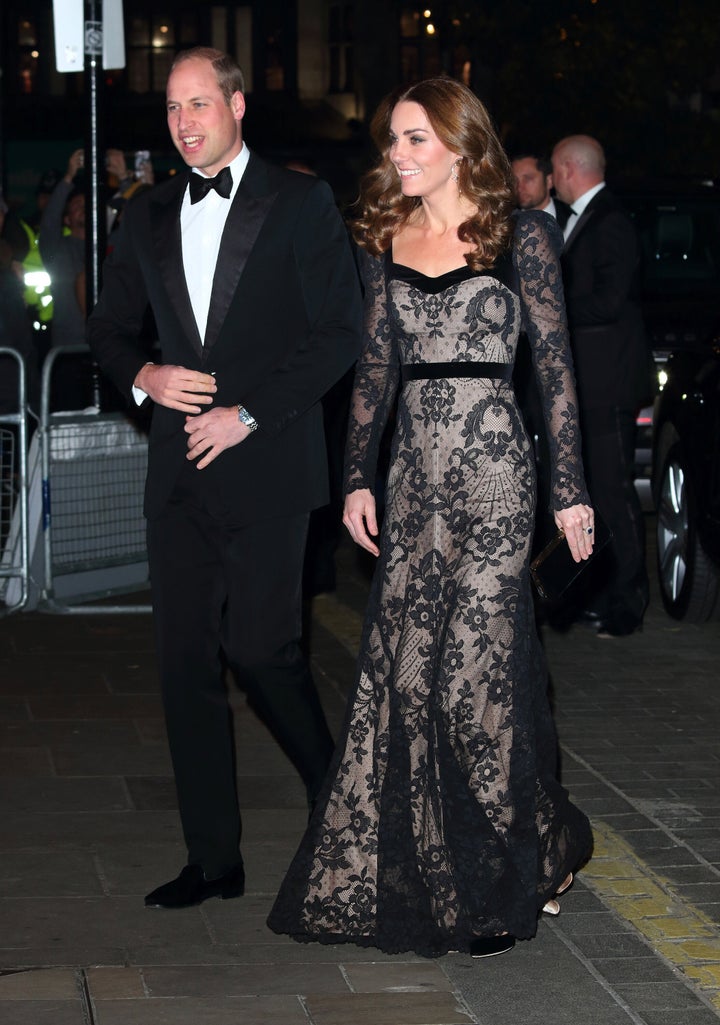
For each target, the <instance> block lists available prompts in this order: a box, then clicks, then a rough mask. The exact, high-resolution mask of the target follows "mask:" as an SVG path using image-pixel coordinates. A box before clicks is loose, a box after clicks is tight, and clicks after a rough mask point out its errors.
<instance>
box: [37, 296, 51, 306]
mask: <svg viewBox="0 0 720 1025" xmlns="http://www.w3.org/2000/svg"><path fill="white" fill-rule="evenodd" d="M51 303H52V296H51V295H44V296H43V297H42V299H41V300H40V305H41V306H42V307H43V309H45V307H47V306H49V305H50V304H51Z"/></svg>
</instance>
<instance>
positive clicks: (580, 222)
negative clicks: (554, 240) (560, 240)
mask: <svg viewBox="0 0 720 1025" xmlns="http://www.w3.org/2000/svg"><path fill="white" fill-rule="evenodd" d="M601 195H602V192H598V193H597V195H595V196H593V198H592V199H591V200H590V202H589V203H588V205H587V206H586V207H585V209H584V210H583V212H582V213H581V214H580V216H579V217H578V219H577V221H575V227H574V228H573V230H572V231H571V232H570V234H569V235H568V237H567V238H566V239H565V245H564V246H563V252H564V253H566V252H567V251H568V249H570V248H571V247H572V244H573V242H574V241H575V239H576V238H577V237H578V235H579V234H580V233H581V232H582V230H583V228H584V227H585V225H586V224H587V222H588V221H589V220H590V218H591V217H592V215H593V212H594V210H595V207H596V205H597V204H596V203H595V200H596V199H597V198H598V197H599V196H601Z"/></svg>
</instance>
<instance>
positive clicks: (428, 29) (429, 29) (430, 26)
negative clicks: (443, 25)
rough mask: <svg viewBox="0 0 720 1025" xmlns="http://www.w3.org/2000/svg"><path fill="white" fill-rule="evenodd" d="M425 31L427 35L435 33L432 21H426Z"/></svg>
mask: <svg viewBox="0 0 720 1025" xmlns="http://www.w3.org/2000/svg"><path fill="white" fill-rule="evenodd" d="M425 31H426V32H427V34H428V35H429V36H434V35H435V26H434V25H433V23H432V22H431V21H429V22H428V23H427V25H426V26H425Z"/></svg>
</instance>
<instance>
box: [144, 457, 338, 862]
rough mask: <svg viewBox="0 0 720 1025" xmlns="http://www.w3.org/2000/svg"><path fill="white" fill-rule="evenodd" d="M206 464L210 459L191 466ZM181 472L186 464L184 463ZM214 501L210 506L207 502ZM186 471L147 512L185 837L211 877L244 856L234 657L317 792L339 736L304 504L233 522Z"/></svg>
mask: <svg viewBox="0 0 720 1025" xmlns="http://www.w3.org/2000/svg"><path fill="white" fill-rule="evenodd" d="M189 470H190V472H192V473H193V474H197V475H198V477H201V476H202V472H203V471H199V470H196V469H195V467H194V466H192V467H189ZM183 479H184V480H185V481H187V480H188V474H187V473H186V474H184V475H183ZM208 504H210V508H208ZM211 506H212V503H208V502H207V501H206V500H205V499H204V497H203V492H202V491H201V490H200V489H199V488H197V489H196V488H194V487H188V488H186V487H184V486H183V483H182V482H181V483H180V484H179V485H178V486H177V487H176V489H175V491H174V493H173V496H172V499H171V501H170V502H168V504H167V505H166V507H165V509H164V511H163V512H162V513H161V515H159V516H157V517H155V518H153V519H151V520H149V521H148V557H149V565H150V576H151V582H152V588H153V604H154V616H155V627H156V636H157V650H158V658H159V669H160V679H161V686H162V697H163V703H164V709H165V718H166V725H167V732H168V741H169V745H170V752H171V756H172V762H173V768H174V772H175V781H176V786H177V794H178V805H179V811H180V817H181V821H182V826H183V832H184V836H185V842H186V845H187V849H188V864H197V865H201V866H202V868H203V869H204V871H205V874H206V876H207V877H208V878H214V877H217V876H219V875H222V874H224V873H225V872H226V871H227V870H228V869H229V868H231V867H232V866H234V865H236V864H237V863H238V861H239V860H240V855H239V842H240V834H241V819H240V813H239V810H238V797H237V784H236V778H237V777H236V768H235V744H234V735H233V723H232V713H231V709H230V705H229V702H228V695H227V685H228V684H227V678H228V674H227V672H226V670H227V669H230V670H231V671H232V675H233V676H234V678H235V681H236V682H237V684H238V685H239V686H240V688H241V689H242V690H243V691H244V692H245V694H246V695H247V700H248V703H249V705H250V706H251V708H252V709H253V710H254V711H255V712H256V713H257V715H258V716H259V717H260V718H261V719H262V720H263V721H264V722H265V723H266V725H267V726H268V728H269V729H270V731H271V732H272V733H273V735H274V736H275V738H276V740H277V741H278V743H279V744H280V746H281V747H282V748H283V750H284V751H285V753H286V754H287V756H288V757H289V758H290V760H291V761H292V762H293V764H294V765H295V767H296V769H297V771H298V772H299V774H300V777H301V778H302V780H303V782H304V783H305V786H306V788H307V794H308V799H309V800H312V799H313V798H314V797H315V796H316V795H317V792H318V790H319V789H320V785H321V783H322V781H323V778H324V775H325V772H326V769H327V766H328V763H329V760H330V757H331V754H332V751H333V741H332V737H331V735H330V732H329V730H328V727H327V724H326V721H325V717H324V714H323V711H322V708H321V706H320V702H319V699H318V695H317V691H316V689H315V686H314V683H313V681H312V678H311V676H310V671H309V668H308V666H307V663H306V661H305V658H304V656H303V654H302V651H301V648H300V644H299V638H300V633H301V580H302V567H303V555H304V550H305V539H306V535H307V526H308V519H309V514H307V513H299V514H295V515H292V516H287V517H283V516H280V517H275V518H270V519H267V520H263V521H258V522H256V523H252V524H245V525H242V526H232V525H228V524H227V523H224V522H222V521H220V520H218V518H217V517H216V516H215V515H213V511H212V508H211Z"/></svg>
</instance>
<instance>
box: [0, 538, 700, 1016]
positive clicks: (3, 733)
mask: <svg viewBox="0 0 720 1025" xmlns="http://www.w3.org/2000/svg"><path fill="white" fill-rule="evenodd" d="M651 558H652V556H651ZM338 565H339V576H338V589H337V592H336V593H334V594H332V595H323V596H320V597H318V598H316V599H315V600H314V602H313V608H312V620H311V623H310V629H309V645H310V650H311V654H312V661H313V667H314V672H315V675H316V680H317V683H318V686H319V688H320V690H321V694H322V698H323V702H324V704H325V707H326V709H327V713H328V717H329V720H330V723H331V726H332V728H333V729H335V730H337V729H338V728H339V725H340V721H341V717H342V714H343V708H344V702H345V694H346V692H347V689H348V687H349V685H350V682H351V680H352V676H353V669H354V656H355V652H356V650H357V644H358V638H359V633H360V623H361V614H362V610H363V607H364V604H365V599H366V595H367V586H368V580H367V573H366V564H365V563H363V562H362V561H361V560H358V558H357V555H356V553H355V552H354V551H351V550H350V548H349V547H346V546H344V545H343V547H342V548H341V550H340V552H339V553H338ZM543 639H544V643H545V647H546V651H547V655H548V660H549V664H550V668H551V674H552V683H553V701H554V708H555V714H556V721H557V725H558V730H559V734H560V739H561V744H562V753H563V780H564V782H565V784H566V785H567V786H568V788H569V789H570V791H571V793H572V795H573V798H574V799H575V801H576V802H577V803H578V804H579V805H580V806H581V807H582V808H583V809H584V810H585V811H586V812H587V813H588V814H589V815H590V817H591V820H592V822H593V827H594V830H595V841H596V845H595V854H594V857H593V859H592V861H591V862H590V863H589V865H588V866H587V867H586V868H585V870H584V871H583V872H582V873H581V874H580V875H579V877H578V878H577V880H576V882H575V885H574V886H573V888H572V889H571V890H570V891H569V892H568V893H567V894H566V895H564V896H563V898H562V913H561V915H560V916H559V917H558V918H555V919H550V918H548V917H547V916H545V917H544V918H543V919H542V921H541V922H540V924H539V929H538V935H537V938H536V939H534V940H533V941H531V942H523V943H518V944H517V946H516V947H515V949H514V950H513V951H512V952H511V953H508V954H505V955H503V956H501V957H495V958H490V959H486V960H484V961H473V960H472V959H470V958H469V957H467V956H465V955H459V954H451V955H448V956H446V957H444V958H440V959H437V960H424V959H422V958H419V957H416V956H414V955H400V956H387V955H384V954H381V953H379V952H377V951H373V950H363V949H360V948H356V947H354V946H350V945H346V946H341V947H327V946H320V945H309V946H308V945H301V944H296V943H294V942H293V941H292V940H290V939H287V938H285V937H279V936H276V935H274V934H273V933H271V932H270V931H269V930H268V929H267V927H266V925H265V917H266V915H267V912H268V910H269V908H270V905H271V903H272V900H273V897H274V894H275V892H276V890H277V887H278V884H279V882H280V880H281V878H282V876H283V873H284V870H285V868H286V866H287V864H288V862H289V860H290V858H291V856H292V854H293V852H294V849H295V846H296V844H297V842H298V840H299V838H300V836H301V833H302V830H303V826H304V822H305V818H306V809H305V806H304V794H303V789H302V787H301V785H300V783H299V780H298V779H297V778H296V776H295V774H294V772H293V769H292V767H291V766H290V764H289V763H288V762H287V760H286V759H285V758H284V756H283V755H282V754H281V752H280V751H279V750H278V748H277V747H276V745H275V744H274V742H273V741H272V740H271V739H270V737H269V736H268V734H267V732H266V731H265V729H264V727H262V726H261V725H260V724H259V723H258V722H257V721H256V719H255V718H254V717H253V715H252V714H251V713H250V711H249V710H248V709H247V707H246V705H245V703H244V701H243V698H242V695H240V694H238V693H237V692H233V695H232V701H233V706H234V709H235V723H236V731H237V736H238V779H239V790H240V797H241V803H242V807H243V808H244V812H245V814H244V823H245V826H244V839H243V853H244V857H245V862H246V868H247V876H248V888H247V891H246V895H245V896H244V897H243V898H242V899H238V900H232V901H219V900H211V901H207V902H206V903H205V904H203V905H201V906H200V907H196V908H190V909H187V910H184V911H177V912H163V911H157V910H148V909H145V908H144V906H143V901H142V897H143V895H144V894H145V893H146V892H147V891H148V890H149V889H151V888H152V887H154V886H155V885H157V884H158V883H160V882H163V881H165V880H166V879H168V878H171V877H172V876H174V875H175V874H176V873H177V871H178V870H179V868H180V867H181V865H182V863H183V850H182V846H181V841H180V831H179V825H178V821H177V814H176V811H175V796H174V788H173V781H172V774H171V769H170V763H169V757H168V753H167V750H166V745H165V738H164V729H163V724H162V719H161V710H160V703H159V698H158V693H157V682H156V673H155V665H154V654H153V644H152V632H151V623H150V619H149V617H147V616H143V615H137V614H127V615H123V614H115V615H107V614H99V615H98V614H93V615H88V614H83V613H80V614H75V613H73V614H70V615H50V614H44V613H40V612H27V613H18V614H15V615H11V616H7V617H5V618H4V619H0V776H1V777H2V786H1V787H0V1022H2V1023H3V1025H40V1023H43V1022H51V1023H52V1025H460V1023H474V1025H536V1023H537V1025H540V1023H543V1025H544V1023H546V1022H549V1023H553V1025H629V1023H634V1025H717V1022H718V1019H720V932H719V930H718V926H719V924H720V747H719V745H718V733H719V727H720V679H719V676H720V674H719V672H718V667H719V666H720V626H719V624H718V622H714V623H708V624H705V625H703V626H693V625H688V624H680V623H676V622H674V621H673V620H670V619H669V618H668V617H667V616H666V615H665V613H664V612H663V610H662V608H661V605H660V600H659V597H658V595H657V590H656V589H655V590H654V592H653V598H652V603H651V607H650V610H649V613H648V616H647V619H646V622H645V627H644V630H643V632H642V633H639V634H635V635H633V636H632V637H628V638H617V639H602V638H598V637H596V636H595V635H594V634H593V633H592V632H591V631H589V630H587V629H584V628H581V627H574V628H573V629H572V630H570V631H568V632H566V633H557V632H554V631H553V630H550V629H548V628H547V627H546V628H544V629H543Z"/></svg>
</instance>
